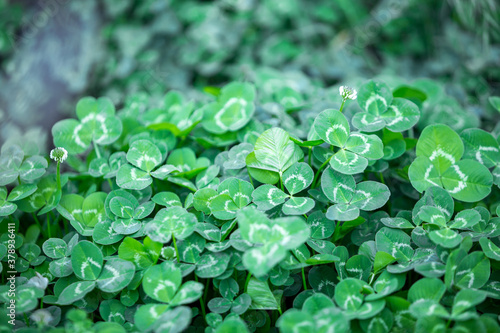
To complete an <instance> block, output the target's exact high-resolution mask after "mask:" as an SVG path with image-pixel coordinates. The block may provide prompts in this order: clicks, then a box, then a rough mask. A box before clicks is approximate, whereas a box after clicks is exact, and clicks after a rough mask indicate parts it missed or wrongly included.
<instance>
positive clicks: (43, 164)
mask: <svg viewBox="0 0 500 333" xmlns="http://www.w3.org/2000/svg"><path fill="white" fill-rule="evenodd" d="M47 166H48V163H47V160H46V159H44V158H43V157H41V156H37V155H35V156H29V157H27V158H25V155H24V152H23V151H22V149H21V148H20V147H19V146H17V145H9V146H7V145H3V146H2V150H1V153H0V186H4V185H8V184H10V183H12V182H14V181H15V180H16V179H18V178H19V179H20V181H23V182H32V181H34V180H36V179H38V178H40V177H42V176H43V175H44V174H45V170H46V169H47ZM19 185H20V184H19Z"/></svg>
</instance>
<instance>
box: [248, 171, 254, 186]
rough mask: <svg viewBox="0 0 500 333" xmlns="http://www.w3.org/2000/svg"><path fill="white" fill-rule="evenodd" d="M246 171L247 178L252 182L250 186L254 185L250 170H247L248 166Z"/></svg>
mask: <svg viewBox="0 0 500 333" xmlns="http://www.w3.org/2000/svg"><path fill="white" fill-rule="evenodd" d="M247 173H248V178H249V179H250V184H252V186H254V185H253V179H252V176H250V170H248V168H247Z"/></svg>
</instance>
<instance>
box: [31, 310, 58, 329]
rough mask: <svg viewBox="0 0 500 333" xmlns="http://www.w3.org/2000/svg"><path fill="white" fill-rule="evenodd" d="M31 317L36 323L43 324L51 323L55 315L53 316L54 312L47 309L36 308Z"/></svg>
mask: <svg viewBox="0 0 500 333" xmlns="http://www.w3.org/2000/svg"><path fill="white" fill-rule="evenodd" d="M30 318H31V320H33V321H34V322H35V323H37V324H40V325H42V326H45V325H49V324H50V322H51V321H52V319H54V317H52V314H51V313H50V312H49V311H47V310H45V309H39V310H36V311H35V312H33V313H32V314H31V316H30Z"/></svg>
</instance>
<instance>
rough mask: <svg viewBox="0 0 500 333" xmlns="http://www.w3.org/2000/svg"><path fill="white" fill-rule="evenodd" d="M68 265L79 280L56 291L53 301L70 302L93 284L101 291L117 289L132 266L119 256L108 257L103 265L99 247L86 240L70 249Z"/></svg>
mask: <svg viewBox="0 0 500 333" xmlns="http://www.w3.org/2000/svg"><path fill="white" fill-rule="evenodd" d="M71 266H72V268H73V272H74V273H75V275H76V276H77V277H78V278H79V281H77V282H74V283H71V284H70V285H69V286H67V287H66V288H65V289H64V290H63V291H62V292H61V293H60V295H59V298H58V300H57V304H61V305H67V304H72V303H74V302H76V301H77V300H80V299H82V298H83V297H85V295H87V294H88V293H89V292H91V291H92V290H94V288H95V287H97V288H99V289H100V290H101V291H103V292H108V293H112V292H118V291H120V290H122V289H123V288H125V287H126V286H127V285H128V284H129V283H130V281H132V278H133V277H134V273H135V267H134V265H133V264H132V263H130V262H128V261H126V260H123V259H120V258H116V257H115V258H108V260H107V261H106V263H105V264H104V257H103V254H102V252H101V250H100V249H99V248H98V247H97V246H96V245H95V244H93V243H91V242H89V241H81V242H80V243H78V244H77V245H76V246H75V247H74V248H73V250H72V252H71Z"/></svg>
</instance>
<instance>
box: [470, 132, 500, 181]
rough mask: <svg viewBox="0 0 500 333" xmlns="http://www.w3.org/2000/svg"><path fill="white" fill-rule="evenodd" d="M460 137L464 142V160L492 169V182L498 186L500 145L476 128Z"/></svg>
mask: <svg viewBox="0 0 500 333" xmlns="http://www.w3.org/2000/svg"><path fill="white" fill-rule="evenodd" d="M460 137H461V138H462V141H463V142H464V148H465V151H464V156H463V157H464V158H470V159H474V160H476V161H478V162H479V163H481V164H482V165H484V166H485V167H487V168H488V169H491V168H493V170H492V171H491V174H492V175H493V182H494V183H495V184H496V185H497V186H500V145H499V144H498V141H497V140H496V139H495V138H494V137H493V135H491V134H490V133H488V132H486V131H483V130H481V129H478V128H469V129H466V130H464V131H462V133H460Z"/></svg>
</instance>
